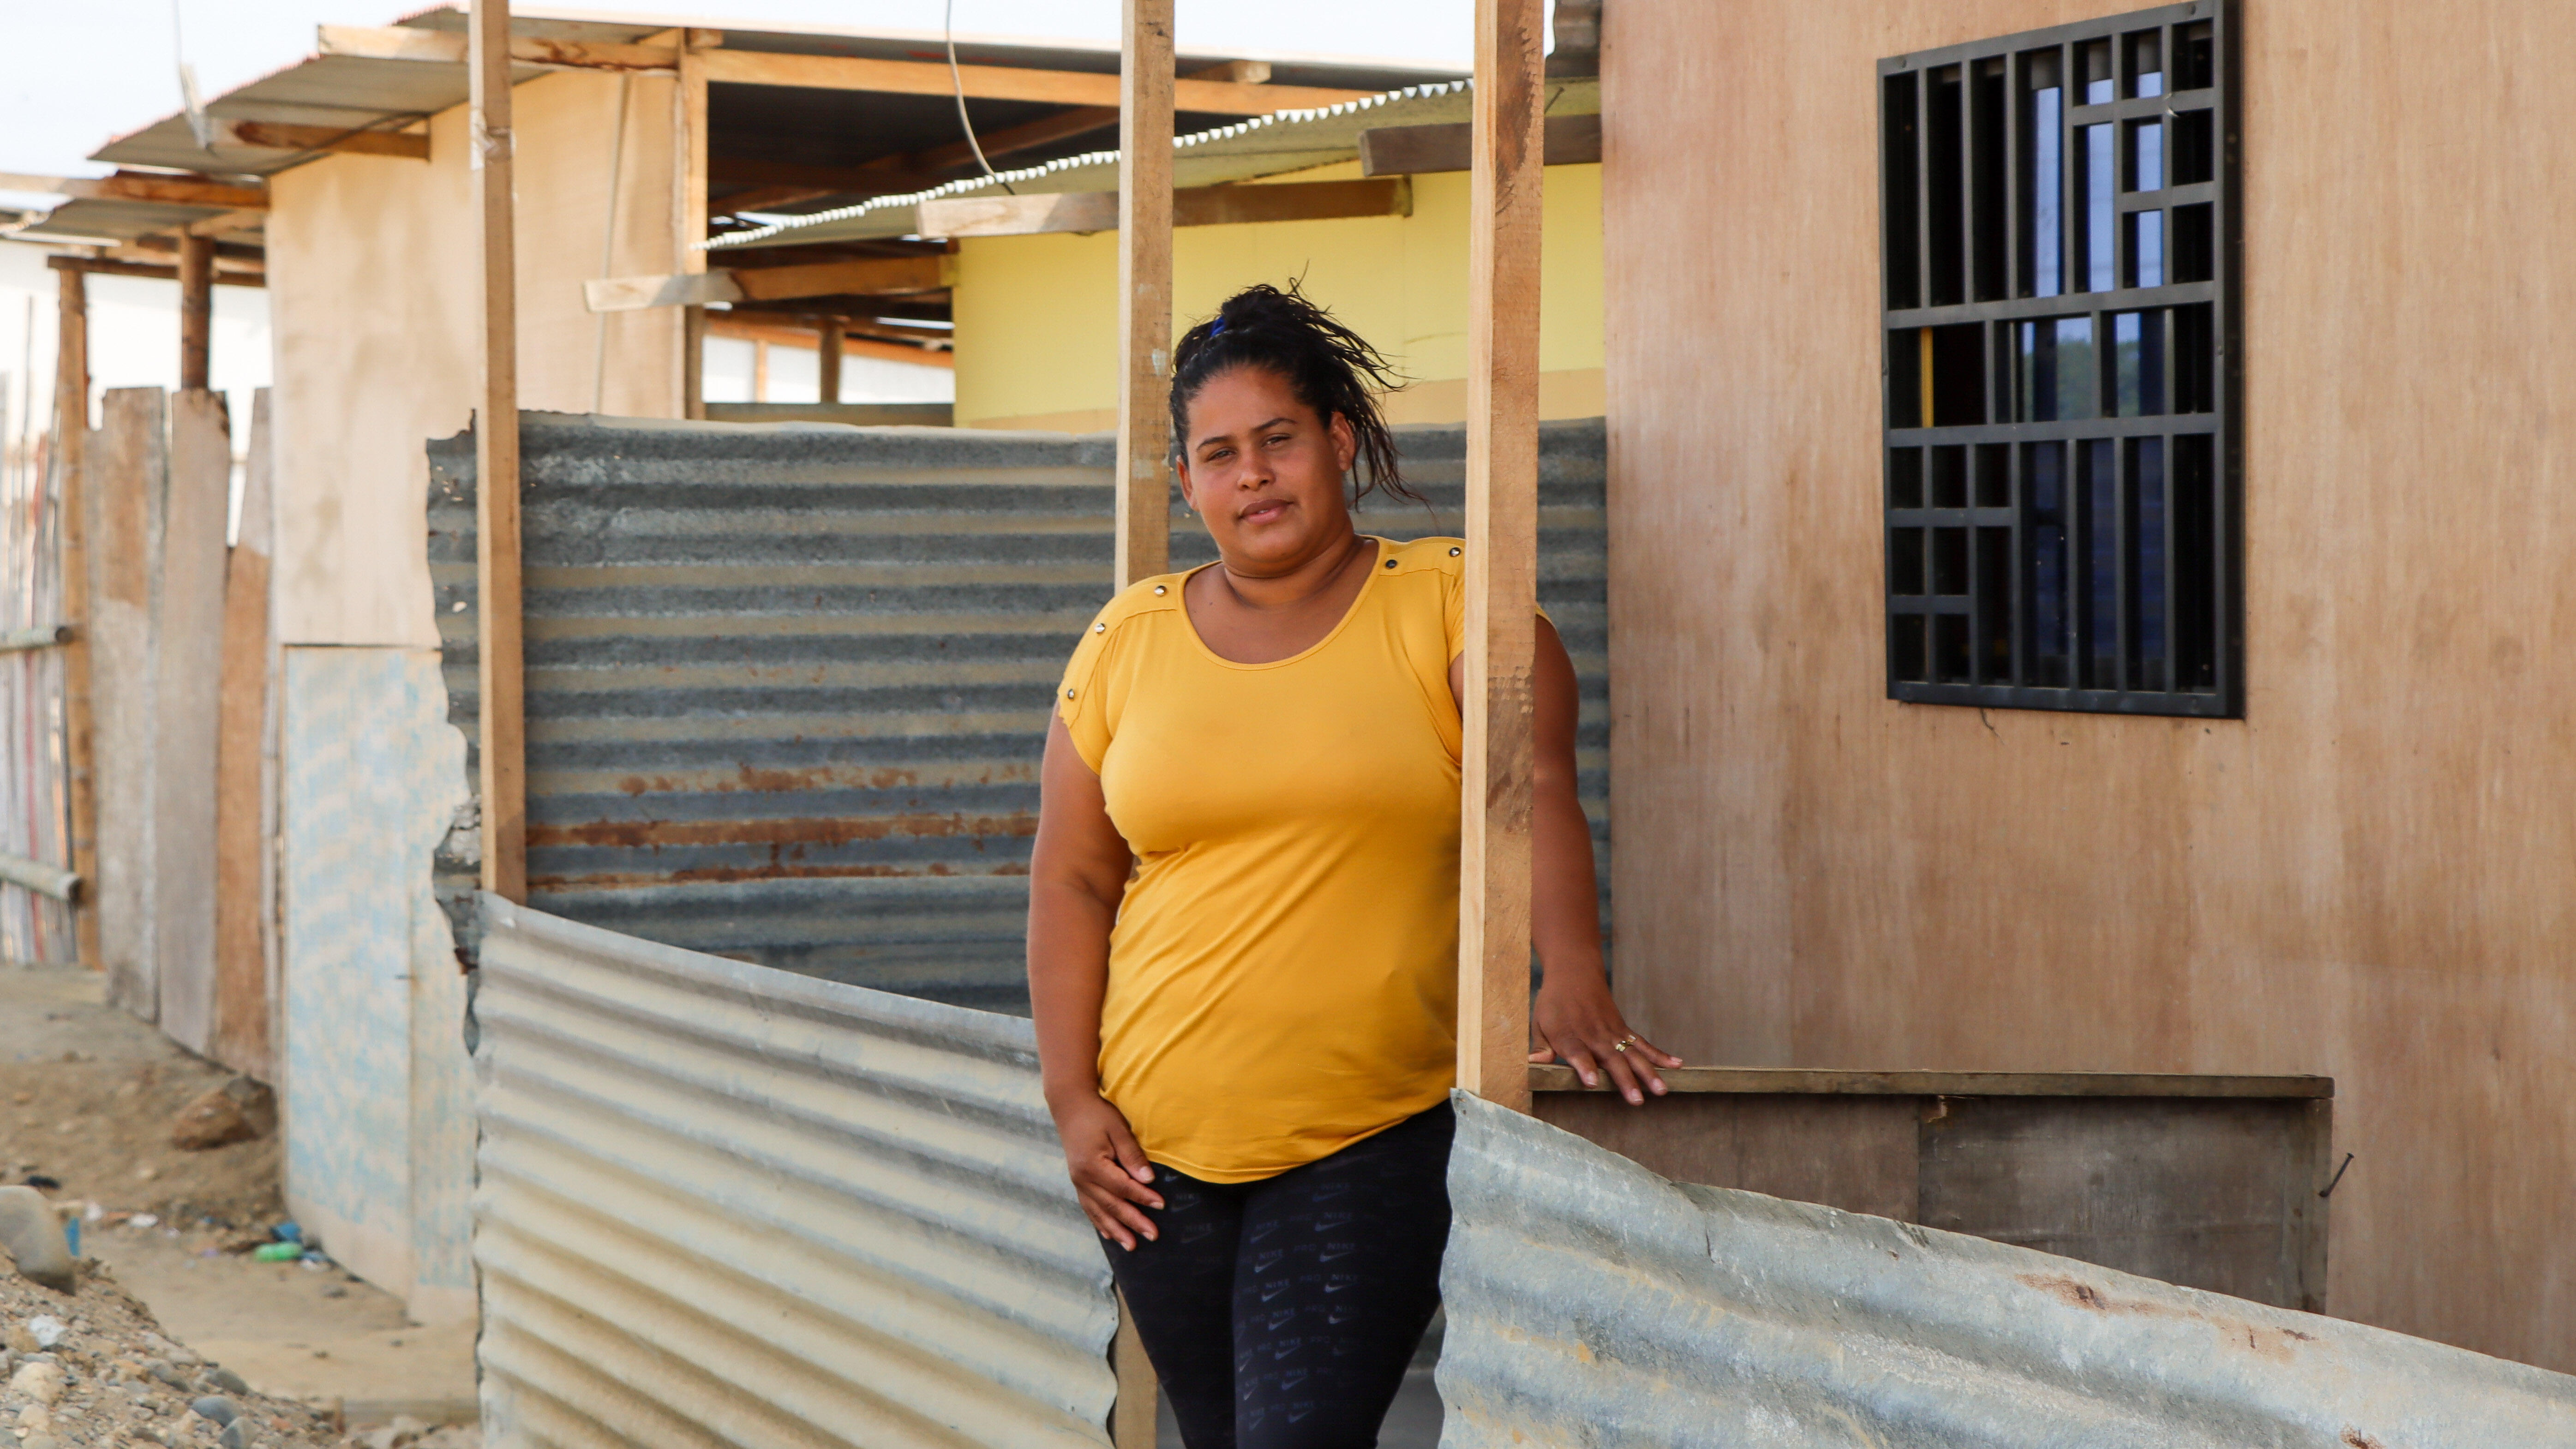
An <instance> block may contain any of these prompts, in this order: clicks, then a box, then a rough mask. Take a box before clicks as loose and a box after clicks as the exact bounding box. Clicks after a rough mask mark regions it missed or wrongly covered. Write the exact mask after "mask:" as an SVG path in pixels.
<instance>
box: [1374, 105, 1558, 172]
mask: <svg viewBox="0 0 2576 1449" xmlns="http://www.w3.org/2000/svg"><path fill="white" fill-rule="evenodd" d="M1474 130H1475V125H1474V123H1473V122H1468V121H1461V122H1459V123H1457V124H1455V125H1447V126H1380V127H1378V128H1376V129H1375V130H1371V131H1362V132H1360V174H1361V175H1362V176H1427V175H1431V174H1433V173H1436V172H1442V171H1466V170H1469V169H1471V165H1472V161H1473V157H1474V139H1475V138H1474V135H1473V132H1474ZM1600 159H1601V118H1600V117H1599V116H1597V115H1595V116H1550V117H1548V118H1547V164H1548V165H1550V166H1587V165H1592V164H1595V163H1597V162H1599V161H1600Z"/></svg>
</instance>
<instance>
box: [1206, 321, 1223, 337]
mask: <svg viewBox="0 0 2576 1449" xmlns="http://www.w3.org/2000/svg"><path fill="white" fill-rule="evenodd" d="M1224 335H1225V319H1224V318H1222V317H1219V318H1218V319H1216V320H1215V321H1213V322H1211V323H1209V324H1208V336H1210V337H1223V336H1224Z"/></svg>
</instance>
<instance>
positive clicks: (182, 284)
mask: <svg viewBox="0 0 2576 1449" xmlns="http://www.w3.org/2000/svg"><path fill="white" fill-rule="evenodd" d="M214 330H215V241H214V238H212V237H203V236H183V237H181V238H179V390H180V391H181V392H203V391H205V389H206V378H207V372H208V368H209V366H210V364H211V363H212V361H213V349H214Z"/></svg>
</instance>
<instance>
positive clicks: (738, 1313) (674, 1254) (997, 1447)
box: [474, 896, 1117, 1449]
mask: <svg viewBox="0 0 2576 1449" xmlns="http://www.w3.org/2000/svg"><path fill="white" fill-rule="evenodd" d="M480 901H481V906H482V917H483V925H484V934H483V947H482V960H483V966H482V974H481V988H480V991H479V993H478V995H477V998H476V1007H475V1009H476V1016H477V1019H478V1021H479V1023H480V1040H479V1042H478V1044H477V1049H476V1054H475V1068H476V1075H477V1078H478V1090H477V1094H476V1095H477V1110H476V1115H477V1119H478V1121H479V1124H480V1126H481V1129H482V1142H481V1147H480V1150H479V1153H478V1162H479V1165H480V1169H481V1174H480V1176H481V1180H480V1184H479V1186H478V1187H477V1189H476V1192H475V1197H474V1221H475V1228H474V1258H475V1263H476V1266H477V1267H478V1268H479V1269H480V1270H481V1274H482V1283H483V1303H484V1318H483V1333H482V1338H481V1343H480V1348H479V1356H480V1364H481V1369H482V1399H483V1434H484V1438H485V1442H487V1443H491V1444H496V1445H503V1446H512V1449H520V1446H535V1445H562V1446H575V1445H600V1444H630V1445H646V1446H672V1449H679V1446H688V1449H703V1446H707V1445H715V1444H745V1445H751V1444H764V1445H800V1444H801V1445H840V1444H847V1445H854V1446H867V1449H906V1446H934V1445H935V1446H942V1449H958V1446H964V1445H982V1446H992V1449H1043V1446H1049V1445H1057V1446H1074V1445H1095V1446H1097V1445H1106V1444H1107V1443H1108V1442H1109V1441H1108V1437H1107V1434H1106V1432H1105V1430H1104V1428H1103V1425H1104V1424H1105V1422H1106V1420H1107V1418H1108V1415H1109V1410H1110V1406H1111V1402H1112V1400H1113V1399H1114V1397H1115V1395H1116V1382H1115V1380H1114V1378H1113V1377H1112V1375H1111V1373H1110V1371H1109V1367H1108V1362H1107V1353H1108V1346H1109V1340H1110V1336H1111V1333H1112V1332H1113V1330H1114V1328H1115V1326H1116V1319H1117V1313H1116V1307H1115V1303H1114V1300H1113V1299H1112V1297H1111V1295H1110V1288H1109V1268H1108V1263H1107V1261H1106V1260H1105V1259H1104V1258H1103V1257H1102V1255H1101V1251H1100V1245H1099V1241H1098V1239H1097V1237H1096V1236H1095V1235H1094V1233H1093V1232H1092V1229H1091V1226H1090V1224H1089V1223H1087V1222H1086V1221H1084V1219H1083V1216H1082V1213H1081V1210H1080V1209H1079V1208H1078V1207H1077V1206H1076V1205H1075V1202H1074V1197H1073V1190H1072V1187H1071V1186H1070V1185H1069V1184H1068V1183H1067V1181H1066V1180H1065V1173H1064V1159H1063V1155H1062V1152H1061V1149H1060V1148H1059V1147H1058V1145H1057V1142H1056V1136H1055V1129H1054V1127H1053V1126H1052V1125H1051V1124H1050V1122H1049V1120H1048V1117H1047V1112H1046V1104H1045V1102H1044V1100H1043V1098H1042V1097H1041V1095H1040V1093H1039V1090H1038V1075H1037V1051H1036V1045H1035V1040H1034V1034H1033V1032H1032V1030H1031V1028H1030V1026H1029V1023H1027V1022H1026V1021H1024V1020H1020V1019H1017V1018H1014V1017H1008V1016H1001V1015H997V1014H994V1013H990V1012H979V1011H972V1010H967V1009H963V1008H959V1007H954V1006H948V1005H945V1004H942V1003H938V1002H929V1001H917V1000H912V999H909V998H905V997H899V996H892V995H888V994H886V993H883V992H876V991H869V990H865V989H863V988H859V987H854V986H847V985H843V984H841V983H838V982H831V981H820V980H814V979H811V978H808V977H803V976H798V975H793V974H790V973H787V972H782V971H777V970H773V969H771V968H768V967H764V966H755V965H749V964H745V963H741V962H734V961H726V960H722V959H719V958H716V957H711V956H706V955H702V954H698V953H695V952H689V951H683V950H678V949H676V948H673V947H669V946H661V945H656V944H653V943H651V942H646V941H638V940H635V939H633V938H631V937H627V936H621V935H618V934H616V933H613V932H609V931H603V930H600V929H597V928H595V927H591V926H584V925H581V924H578V923H576V922H572V921H567V920H564V919H561V918H559V917H554V916H549V915H546V914H544V913H543V912H540V911H535V910H531V909H527V908H524V907H514V906H512V905H510V904H509V903H508V902H507V901H504V900H501V899H500V898H498V897H494V896H483V897H480Z"/></svg>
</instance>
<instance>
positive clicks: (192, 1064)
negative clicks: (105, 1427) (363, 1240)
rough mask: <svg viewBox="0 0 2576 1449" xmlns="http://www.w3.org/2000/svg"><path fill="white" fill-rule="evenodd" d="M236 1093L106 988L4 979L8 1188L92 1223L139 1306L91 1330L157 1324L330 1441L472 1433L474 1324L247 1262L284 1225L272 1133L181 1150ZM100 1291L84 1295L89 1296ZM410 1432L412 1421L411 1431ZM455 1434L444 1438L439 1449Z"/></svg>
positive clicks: (98, 981) (91, 977)
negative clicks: (317, 1410)
mask: <svg viewBox="0 0 2576 1449" xmlns="http://www.w3.org/2000/svg"><path fill="white" fill-rule="evenodd" d="M230 1080H231V1074H230V1073H229V1072H227V1071H225V1070H224V1069H222V1068H220V1067H217V1066H215V1065H213V1064H211V1063H208V1062H205V1061H201V1060H199V1059H197V1058H195V1057H192V1056H190V1055H188V1054H187V1053H186V1052H184V1051H181V1050H180V1049H179V1048H178V1047H177V1046H176V1045H174V1044H173V1043H172V1042H171V1041H170V1040H169V1039H168V1038H167V1037H164V1036H163V1035H161V1033H160V1032H159V1031H158V1030H156V1029H154V1028H153V1027H152V1026H150V1025H149V1024H147V1023H144V1022H141V1021H138V1020H136V1019H135V1018H133V1017H132V1016H130V1015H128V1014H126V1013H125V1012H123V1011H120V1010H117V1009H115V1008H112V1007H109V1006H107V1005H106V1004H105V1001H104V991H103V980H102V978H100V977H99V976H97V975H95V974H93V973H89V972H84V971H77V970H61V969H47V968H36V969H18V970H0V1174H5V1176H0V1181H5V1182H7V1183H12V1184H14V1183H22V1182H28V1181H29V1180H30V1179H34V1180H35V1183H36V1185H37V1186H38V1187H39V1188H40V1189H42V1190H43V1191H44V1192H45V1193H46V1195H47V1196H48V1197H50V1198H52V1199H53V1200H54V1201H55V1203H56V1204H58V1205H68V1206H70V1207H71V1209H72V1211H73V1213H74V1215H76V1216H78V1217H80V1218H81V1219H82V1220H83V1221H82V1224H81V1251H82V1254H83V1255H84V1257H85V1258H87V1259H89V1260H90V1261H92V1262H94V1263H97V1264H100V1265H103V1269H104V1270H103V1271H101V1272H99V1273H98V1274H97V1275H96V1276H97V1279H98V1281H99V1283H100V1285H102V1286H101V1287H100V1288H99V1289H98V1291H99V1292H101V1293H103V1294H106V1295H108V1297H109V1298H110V1299H114V1298H117V1297H121V1295H122V1294H131V1295H132V1297H133V1299H134V1300H135V1302H134V1303H133V1305H132V1310H133V1311H132V1314H131V1315H128V1316H127V1317H120V1316H119V1314H120V1313H122V1312H123V1310H121V1309H113V1308H112V1307H111V1308H109V1309H102V1310H101V1312H100V1313H98V1314H91V1315H89V1316H91V1317H93V1318H98V1319H101V1321H106V1320H114V1321H116V1322H118V1323H120V1324H124V1323H127V1321H128V1317H130V1318H131V1320H132V1322H134V1323H141V1324H148V1325H150V1327H149V1329H148V1330H143V1329H137V1330H135V1331H137V1332H142V1331H149V1332H153V1333H159V1334H164V1335H167V1339H168V1340H169V1341H172V1342H174V1344H176V1345H184V1347H183V1348H180V1349H179V1350H178V1351H179V1352H181V1353H187V1352H193V1353H194V1354H196V1355H198V1356H201V1357H202V1358H204V1359H205V1360H207V1361H210V1362H213V1363H219V1364H221V1365H223V1367H224V1368H225V1369H226V1370H228V1371H229V1372H231V1373H232V1374H234V1375H237V1376H238V1377H239V1378H240V1379H241V1380H242V1381H243V1383H244V1384H245V1386H246V1388H247V1389H248V1390H251V1391H254V1392H256V1393H257V1394H260V1395H266V1396H271V1397H273V1398H274V1399H275V1400H277V1401H279V1402H293V1403H296V1404H301V1405H308V1406H321V1407H323V1408H324V1409H325V1410H326V1412H327V1413H328V1414H329V1415H330V1422H331V1423H332V1425H333V1426H334V1433H336V1431H337V1429H339V1428H346V1429H349V1430H353V1431H367V1430H376V1431H377V1437H378V1438H385V1437H387V1436H386V1435H385V1433H384V1432H383V1431H382V1429H381V1428H380V1427H379V1426H385V1425H388V1424H392V1423H394V1422H397V1421H410V1420H417V1421H420V1424H421V1425H430V1424H440V1423H457V1422H466V1423H470V1421H471V1419H472V1415H473V1402H474V1368H473V1361H474V1360H473V1355H474V1349H473V1326H472V1325H471V1324H459V1325H449V1326H442V1327H439V1328H434V1329H433V1328H423V1327H421V1326H420V1325H418V1324H415V1323H413V1322H412V1321H411V1320H410V1319H409V1317H408V1316H407V1315H406V1314H405V1313H404V1311H403V1306H402V1303H401V1301H400V1300H399V1299H397V1298H395V1297H393V1296H392V1295H391V1294H388V1293H386V1292H384V1291H382V1290H380V1289H378V1288H376V1287H375V1286H373V1285H371V1284H368V1283H365V1282H363V1281H361V1280H359V1279H357V1278H356V1277H354V1276H353V1275H351V1274H349V1273H347V1272H345V1271H343V1270H342V1269H341V1268H340V1267H339V1266H338V1265H337V1264H329V1265H323V1264H314V1263H260V1262H255V1261H253V1260H252V1259H251V1258H250V1257H249V1256H248V1254H247V1253H244V1252H239V1251H233V1250H235V1249H239V1248H242V1247H245V1246H247V1245H248V1244H249V1243H250V1242H251V1241H253V1240H254V1239H256V1238H259V1237H264V1236H265V1235H266V1233H267V1230H268V1229H269V1228H270V1227H271V1226H272V1225H274V1224H276V1223H278V1222H279V1221H281V1220H283V1218H284V1216H285V1211H286V1210H285V1205H284V1201H283V1195H282V1193H281V1191H280V1180H281V1179H280V1172H279V1167H280V1152H279V1144H278V1142H277V1139H276V1136H275V1134H274V1133H273V1132H272V1133H270V1134H268V1135H266V1136H263V1137H260V1138H258V1139H255V1140H252V1141H248V1142H239V1143H234V1144H231V1145H229V1146H224V1147H217V1148H212V1149H208V1150H204V1151H183V1150H180V1149H178V1148H175V1147H173V1146H172V1145H171V1143H170V1128H171V1123H172V1121H173V1119H174V1118H176V1117H177V1116H178V1115H179V1113H180V1111H181V1109H182V1108H184V1107H185V1106H187V1104H188V1103H190V1102H191V1101H194V1100H195V1099H196V1098H197V1097H199V1096H200V1095H202V1094H203V1093H205V1092H207V1091H208V1090H210V1089H214V1088H219V1087H221V1086H223V1085H224V1084H225V1083H226V1082H228V1081H230ZM319 1246H320V1247H321V1249H322V1250H323V1251H324V1252H326V1253H327V1252H328V1250H329V1247H330V1245H329V1244H328V1243H327V1242H326V1243H322V1244H320V1245H319ZM7 1270H8V1264H7V1262H6V1261H5V1259H0V1285H5V1287H6V1288H8V1289H11V1290H15V1291H16V1292H17V1293H19V1294H32V1295H35V1296H36V1297H37V1298H45V1297H50V1296H52V1295H48V1294H46V1293H45V1292H44V1290H42V1289H38V1288H35V1287H33V1285H30V1284H27V1283H24V1282H23V1281H20V1280H17V1279H15V1278H14V1276H13V1275H10V1274H9V1273H8V1271H7ZM91 1292H92V1286H91V1284H89V1283H86V1282H85V1283H84V1284H83V1288H82V1293H83V1296H84V1298H86V1297H87V1296H88V1295H89V1294H90V1293H91ZM9 1306H15V1307H18V1308H20V1309H21V1310H22V1313H21V1314H13V1313H10V1312H9V1311H7V1308H8V1307H9ZM40 1311H42V1310H41V1309H35V1308H27V1307H26V1306H25V1305H0V1318H5V1319H9V1320H10V1322H8V1323H0V1331H6V1330H8V1329H9V1328H11V1327H13V1326H15V1323H16V1322H17V1320H18V1318H19V1317H21V1316H23V1313H33V1312H40ZM56 1316H58V1317H59V1316H62V1315H61V1314H59V1313H57V1315H56ZM119 1333H121V1334H122V1335H123V1336H122V1338H118V1335H116V1334H111V1335H109V1337H110V1338H113V1339H118V1341H117V1342H116V1343H114V1344H110V1345H109V1347H121V1348H122V1349H124V1350H125V1352H124V1354H123V1356H124V1357H126V1358H132V1357H133V1355H134V1353H135V1352H140V1351H142V1350H141V1349H138V1348H137V1347H136V1346H135V1345H136V1344H137V1343H138V1342H140V1340H134V1339H133V1337H132V1334H130V1333H123V1330H121V1329H120V1330H119ZM75 1337H77V1335H75ZM146 1346H147V1347H148V1345H146ZM115 1357H116V1355H114V1354H110V1353H107V1352H106V1350H105V1349H100V1350H98V1351H95V1352H93V1353H92V1354H91V1358H92V1360H93V1361H94V1363H95V1364H96V1365H99V1366H101V1367H100V1372H99V1375H98V1377H100V1378H104V1377H107V1376H110V1374H111V1373H112V1372H113V1371H112V1370H110V1369H108V1368H107V1367H105V1366H107V1365H110V1364H112V1362H113V1361H114V1359H115ZM147 1357H149V1355H147ZM165 1357H166V1356H165ZM136 1361H137V1362H138V1363H139V1362H142V1361H143V1360H136ZM125 1378H126V1379H127V1380H128V1381H130V1382H145V1380H142V1379H138V1378H136V1377H135V1375H134V1374H131V1373H128V1374H125ZM11 1402H13V1403H14V1399H12V1401H11ZM181 1407H182V1410H183V1411H184V1407H185V1406H184V1403H183V1404H182V1406H181ZM6 1417H7V1416H6V1414H0V1419H5V1418H6ZM183 1420H184V1412H183ZM119 1422H123V1420H122V1419H120V1420H119ZM137 1422H142V1421H141V1420H137ZM414 1428H415V1426H414V1425H412V1424H410V1423H408V1422H405V1429H406V1431H407V1432H409V1431H412V1430H413V1429H414ZM277 1432H278V1433H281V1434H282V1433H284V1431H277ZM466 1435H467V1437H469V1438H470V1430H469V1431H466ZM56 1437H57V1438H58V1439H59V1438H60V1437H61V1436H56ZM324 1437H325V1438H330V1437H333V1436H332V1435H329V1434H326V1435H325V1436H324ZM458 1437H459V1436H458V1434H457V1432H456V1431H454V1430H450V1431H446V1432H444V1433H442V1434H440V1435H438V1436H437V1438H438V1441H439V1442H440V1443H442V1444H452V1443H453V1441H455V1440H456V1439H457V1438H458ZM6 1442H7V1441H6V1440H5V1439H0V1444H5V1443H6ZM64 1442H65V1443H70V1442H82V1441H79V1440H65V1441H64ZM100 1442H104V1441H100ZM172 1442H176V1441H172ZM275 1442H279V1443H281V1444H283V1443H290V1442H298V1441H296V1440H294V1439H293V1438H292V1437H291V1436H290V1437H288V1438H279V1439H276V1440H275ZM207 1443H208V1445H209V1446H211V1445H212V1444H213V1440H212V1439H208V1440H207ZM19 1449H30V1446H28V1445H26V1444H24V1443H21V1445H20V1446H19ZM379 1449H383V1446H379Z"/></svg>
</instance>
